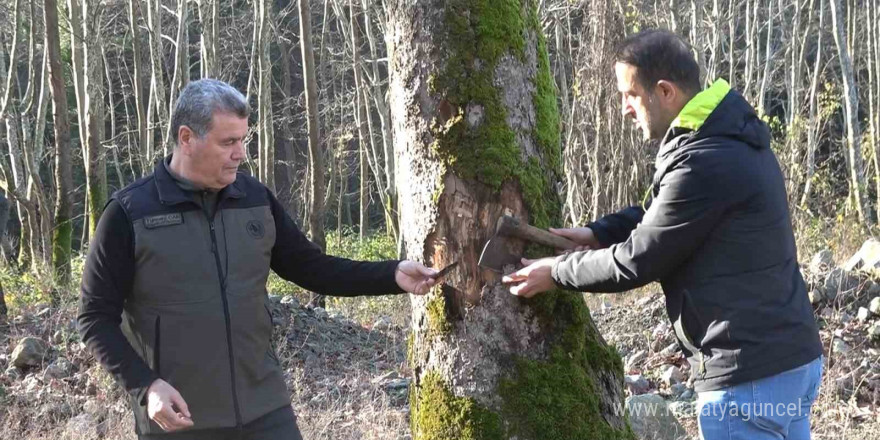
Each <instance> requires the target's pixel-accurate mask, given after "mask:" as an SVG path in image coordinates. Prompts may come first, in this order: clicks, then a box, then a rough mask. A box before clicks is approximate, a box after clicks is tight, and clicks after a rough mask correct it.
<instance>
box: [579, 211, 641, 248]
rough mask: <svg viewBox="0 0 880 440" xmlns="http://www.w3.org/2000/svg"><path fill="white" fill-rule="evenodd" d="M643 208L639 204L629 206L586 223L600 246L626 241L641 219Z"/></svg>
mask: <svg viewBox="0 0 880 440" xmlns="http://www.w3.org/2000/svg"><path fill="white" fill-rule="evenodd" d="M644 215H645V210H644V209H643V208H642V207H641V206H630V207H629V208H625V209H623V210H621V211H619V212H616V213H614V214H608V215H606V216H605V217H602V218H600V219H599V220H596V221H594V222H592V223H590V224H588V225H587V227H588V228H590V229H591V230H592V231H593V234H594V235H595V236H596V239H597V240H599V243H600V244H602V247H603V248H605V247H608V246H611V245H612V244H615V243H621V242H624V241H626V239H627V238H628V237H629V234H630V233H631V232H632V231H633V229H635V228H636V225H638V224H639V222H641V221H642V217H644Z"/></svg>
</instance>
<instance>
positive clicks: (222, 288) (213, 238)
mask: <svg viewBox="0 0 880 440" xmlns="http://www.w3.org/2000/svg"><path fill="white" fill-rule="evenodd" d="M218 205H219V200H218ZM202 206H203V209H202V211H203V212H205V217H206V218H207V220H208V226H209V227H210V228H211V253H213V254H214V261H215V262H216V263H217V277H218V278H219V280H220V298H222V299H223V318H224V319H225V320H226V346H227V348H228V349H229V375H230V377H231V378H232V406H233V408H234V409H235V426H236V428H239V429H241V427H242V424H241V410H240V409H239V408H238V390H237V389H236V387H235V353H234V352H233V351H232V324H231V322H232V321H231V320H230V319H229V300H228V299H227V298H226V281H225V277H224V276H223V266H222V265H221V264H220V252H218V251H217V233H216V232H215V231H214V219H213V218H212V217H208V213H207V211H205V210H204V206H205V194H204V193H202ZM217 208H218V210H219V208H220V207H219V206H218V207H217ZM227 252H228V250H227Z"/></svg>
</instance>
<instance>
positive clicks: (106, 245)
mask: <svg viewBox="0 0 880 440" xmlns="http://www.w3.org/2000/svg"><path fill="white" fill-rule="evenodd" d="M133 281H134V240H133V234H132V230H131V224H130V223H129V221H128V216H127V215H126V213H125V211H124V209H123V208H122V206H121V205H120V204H119V202H117V201H116V200H111V201H110V203H108V204H107V206H106V207H105V209H104V214H103V215H101V219H100V220H99V221H98V227H97V229H96V230H95V236H94V237H93V239H92V243H91V245H90V246H89V253H88V256H87V257H86V263H85V267H84V268H83V276H82V286H81V290H82V296H81V298H80V310H79V316H78V317H77V326H78V329H79V333H80V336H81V337H82V341H83V342H84V343H85V344H86V346H87V347H88V348H89V350H90V351H91V353H92V354H93V355H94V356H95V358H97V360H98V362H100V363H101V365H102V366H103V367H104V368H105V369H106V370H107V371H109V372H110V374H112V375H113V377H115V378H116V380H117V381H118V382H119V383H120V384H121V385H122V386H123V387H124V388H125V390H126V391H127V392H129V393H130V394H132V395H134V396H136V397H137V398H138V401H142V399H143V397H144V394H145V393H146V390H147V388H148V387H149V386H150V384H152V383H153V381H154V380H156V379H158V378H159V376H158V375H156V373H155V372H154V371H153V370H151V369H150V367H149V366H147V364H146V363H145V362H144V361H143V359H141V357H140V356H138V354H137V353H136V352H135V351H134V348H132V346H131V344H129V342H128V340H127V339H126V338H125V336H124V335H123V334H122V330H121V329H120V328H119V324H120V323H121V322H122V310H123V305H124V304H125V300H126V298H128V296H129V295H130V293H131V289H132V284H133Z"/></svg>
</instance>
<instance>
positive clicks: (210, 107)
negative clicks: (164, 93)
mask: <svg viewBox="0 0 880 440" xmlns="http://www.w3.org/2000/svg"><path fill="white" fill-rule="evenodd" d="M214 113H230V114H233V115H235V116H239V117H242V118H247V117H248V116H249V115H250V114H251V109H250V106H248V103H247V100H246V99H245V98H244V95H242V94H241V92H239V91H238V90H237V89H236V88H235V87H232V86H231V85H229V84H227V83H225V82H223V81H218V80H216V79H200V80H198V81H192V82H190V83H189V84H187V85H186V87H184V88H183V90H182V91H181V92H180V97H179V98H177V104H175V106H174V114H173V115H171V134H172V136H173V137H174V143H177V133H178V132H179V131H180V127H181V126H184V125H185V126H187V127H189V129H190V130H192V131H193V133H195V134H196V136H198V137H200V138H202V137H204V136H205V134H207V133H208V131H209V130H211V120H212V118H213V117H214Z"/></svg>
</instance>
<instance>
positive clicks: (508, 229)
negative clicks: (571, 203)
mask: <svg viewBox="0 0 880 440" xmlns="http://www.w3.org/2000/svg"><path fill="white" fill-rule="evenodd" d="M496 233H497V234H498V235H506V236H508V237H516V238H519V239H522V240H526V241H530V242H532V243H538V244H542V245H544V246H550V247H553V248H556V249H563V250H571V249H574V248H576V247H578V246H579V245H578V244H577V243H575V242H573V241H571V240H569V239H567V238H564V237H560V236H558V235H556V234H553V233H551V232H548V231H545V230H543V229H538V228H536V227H534V226H530V225H528V224H526V223H523V222H521V221H519V220H517V219H515V218H513V217H511V216H509V215H503V216H501V218H499V219H498V226H497V229H496Z"/></svg>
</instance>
